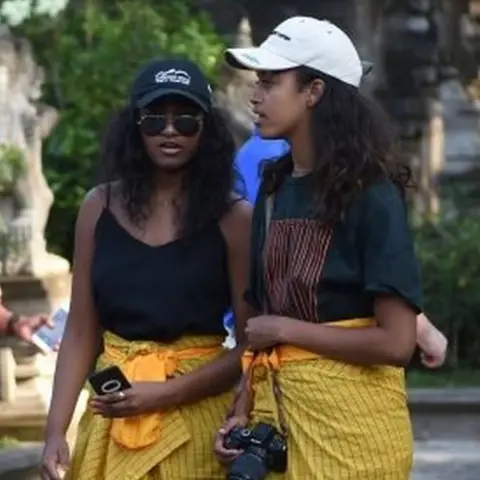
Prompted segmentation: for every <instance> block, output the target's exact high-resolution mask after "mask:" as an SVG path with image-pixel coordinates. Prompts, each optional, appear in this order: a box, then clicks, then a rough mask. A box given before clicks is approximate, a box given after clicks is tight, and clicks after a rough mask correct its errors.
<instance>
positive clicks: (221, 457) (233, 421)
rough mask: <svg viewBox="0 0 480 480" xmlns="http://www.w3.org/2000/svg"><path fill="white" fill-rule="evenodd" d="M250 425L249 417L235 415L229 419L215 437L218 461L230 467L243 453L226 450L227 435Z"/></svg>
mask: <svg viewBox="0 0 480 480" xmlns="http://www.w3.org/2000/svg"><path fill="white" fill-rule="evenodd" d="M247 425H248V417H247V416H246V415H234V416H233V417H230V418H228V419H227V420H226V421H225V423H224V424H223V425H222V426H221V427H220V429H219V430H218V432H217V433H216V435H215V443H214V447H213V449H214V451H215V455H216V456H217V459H218V461H219V462H220V463H221V464H222V465H224V466H228V465H229V464H230V463H232V462H233V461H234V460H235V459H236V458H237V457H238V456H239V455H240V454H241V453H242V451H241V450H228V449H226V448H225V439H226V437H227V435H228V434H229V433H230V432H231V431H232V429H233V428H235V427H246V426H247Z"/></svg>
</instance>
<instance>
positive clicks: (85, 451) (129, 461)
mask: <svg viewBox="0 0 480 480" xmlns="http://www.w3.org/2000/svg"><path fill="white" fill-rule="evenodd" d="M222 341H223V338H222V337H212V336H202V337H200V336H198V337H197V336H195V337H186V338H182V339H180V340H179V341H177V342H175V343H173V344H168V345H167V344H158V343H155V342H129V341H127V340H125V339H122V338H120V337H118V336H116V335H114V334H112V333H110V332H106V333H105V335H104V345H105V348H104V353H103V354H102V355H101V357H100V358H99V360H98V362H97V369H98V370H100V369H103V368H105V367H106V366H109V365H113V364H115V365H119V366H120V368H121V369H122V371H123V373H124V374H125V376H126V377H127V378H128V380H129V381H130V382H142V381H143V382H145V381H146V382H148V381H165V380H166V378H167V377H169V376H172V375H174V374H184V373H188V372H191V371H192V370H194V369H196V368H198V367H199V366H201V365H202V364H204V363H206V362H208V361H211V360H212V359H213V358H215V356H217V355H218V354H219V353H220V352H221V351H222V347H221V343H222ZM232 401H233V394H232V393H226V394H224V395H220V396H217V397H211V398H206V399H204V400H201V401H200V402H197V403H195V404H192V405H185V406H182V407H179V408H175V409H171V410H168V411H165V412H158V413H153V414H146V415H139V416H137V417H131V418H125V419H122V418H119V419H113V420H112V419H106V418H103V417H101V416H99V415H93V413H92V412H91V410H90V408H88V407H87V411H86V412H85V414H84V416H83V417H82V419H81V421H80V423H79V427H78V434H77V440H76V444H75V449H74V454H73V458H72V464H71V468H70V469H69V471H68V473H67V477H66V478H67V479H68V480H187V479H188V480H216V479H218V480H220V479H222V480H223V479H224V478H225V471H224V470H223V469H222V467H221V466H220V465H219V463H218V461H217V460H216V458H215V457H214V454H213V435H214V432H215V431H216V430H217V429H218V427H219V425H221V424H222V423H223V421H224V418H225V414H226V412H227V411H228V409H229V408H230V407H231V403H232Z"/></svg>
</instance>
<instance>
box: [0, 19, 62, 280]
mask: <svg viewBox="0 0 480 480" xmlns="http://www.w3.org/2000/svg"><path fill="white" fill-rule="evenodd" d="M43 80H44V72H43V69H42V68H41V67H40V66H39V65H37V63H36V62H35V59H34V58H33V54H32V51H31V47H30V45H29V43H28V42H27V41H26V40H24V39H17V38H15V37H13V35H12V34H11V32H10V30H9V29H8V27H7V26H5V25H0V145H6V146H14V147H16V148H18V149H19V150H20V151H21V152H22V153H23V157H24V168H23V169H22V173H21V175H20V176H19V178H18V179H17V181H16V182H15V186H14V189H13V191H12V192H10V195H8V196H7V197H5V195H3V199H2V203H1V204H0V208H1V210H0V215H1V216H2V217H3V222H4V224H5V225H6V228H7V235H8V237H9V238H10V242H9V246H10V247H11V246H12V245H13V246H14V248H9V249H8V252H7V253H8V255H6V254H5V252H4V255H2V256H3V257H4V258H3V262H2V270H3V272H2V273H3V274H7V275H9V276H10V275H17V274H31V275H35V276H38V275H41V274H43V273H44V272H45V271H46V270H52V269H54V270H57V269H58V268H60V269H61V270H63V269H65V267H67V269H68V264H67V263H66V261H65V260H63V259H61V258H59V257H56V256H53V255H49V254H48V253H47V251H46V244H45V235H44V234H45V227H46V223H47V220H48V215H49V212H50V208H51V206H52V202H53V193H52V191H51V190H50V188H49V186H48V184H47V182H46V180H45V176H44V174H43V171H42V141H43V139H44V138H45V137H46V136H47V135H48V134H49V133H50V131H51V130H52V128H53V126H54V125H55V123H56V121H57V112H56V110H55V109H53V108H51V107H49V106H46V105H43V104H41V103H40V102H39V98H40V95H41V86H42V83H43Z"/></svg>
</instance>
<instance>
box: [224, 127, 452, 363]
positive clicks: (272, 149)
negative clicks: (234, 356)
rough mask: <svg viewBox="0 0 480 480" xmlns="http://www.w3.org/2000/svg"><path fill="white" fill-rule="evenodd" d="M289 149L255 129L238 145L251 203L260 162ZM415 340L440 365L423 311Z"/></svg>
mask: <svg viewBox="0 0 480 480" xmlns="http://www.w3.org/2000/svg"><path fill="white" fill-rule="evenodd" d="M289 150H290V146H289V145H288V143H287V142H286V141H285V140H271V139H270V140H269V139H264V138H262V137H261V136H260V134H259V132H258V130H257V129H255V130H254V131H253V134H252V136H251V137H250V138H249V139H248V140H247V141H246V142H245V143H244V144H243V145H242V146H241V147H240V148H239V150H238V151H237V155H236V158H235V162H236V164H237V168H238V171H239V172H240V174H241V175H242V177H243V181H244V184H245V190H246V193H247V199H248V201H249V202H250V203H252V204H253V203H255V199H256V197H257V192H258V188H259V183H260V168H261V165H262V162H263V161H265V160H272V159H275V158H279V157H281V156H283V155H285V154H286V153H288V152H289ZM234 323H235V322H234V318H233V315H232V312H231V311H230V312H228V313H227V314H226V315H225V317H224V325H225V330H226V331H227V333H228V336H227V338H226V340H225V344H224V345H225V346H227V347H229V348H233V346H235V331H234V328H233V327H234ZM417 342H418V346H419V347H420V349H421V350H422V354H421V359H422V362H423V364H424V365H425V366H426V367H429V368H437V367H440V366H441V365H443V363H444V362H445V358H446V354H447V345H448V342H447V339H446V338H445V336H444V335H443V334H442V333H441V332H440V331H439V330H438V329H436V328H435V327H434V325H433V324H432V323H431V322H430V321H429V319H428V318H427V317H426V316H425V315H424V314H423V313H422V314H420V315H419V316H418V317H417Z"/></svg>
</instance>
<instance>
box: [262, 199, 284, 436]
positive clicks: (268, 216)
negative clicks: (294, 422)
mask: <svg viewBox="0 0 480 480" xmlns="http://www.w3.org/2000/svg"><path fill="white" fill-rule="evenodd" d="M274 201H275V194H273V193H271V194H270V195H267V196H266V198H265V241H264V245H265V243H266V242H267V236H268V231H269V227H270V222H271V220H272V213H273V205H274ZM269 310H270V308H269V305H268V295H267V290H266V287H264V294H263V313H264V315H269ZM272 350H273V348H269V349H267V353H270V352H271V351H272ZM257 355H258V352H256V353H255V355H254V358H255V357H256V356H257ZM269 374H270V376H271V380H272V391H273V396H274V400H275V407H276V410H277V411H276V413H277V419H278V424H279V427H280V429H281V433H282V435H283V436H284V437H287V432H288V429H287V425H286V422H285V414H284V411H283V401H282V392H281V390H280V384H279V382H278V378H277V371H276V370H275V369H273V368H271V369H270V371H269Z"/></svg>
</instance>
